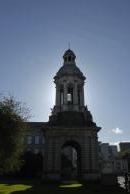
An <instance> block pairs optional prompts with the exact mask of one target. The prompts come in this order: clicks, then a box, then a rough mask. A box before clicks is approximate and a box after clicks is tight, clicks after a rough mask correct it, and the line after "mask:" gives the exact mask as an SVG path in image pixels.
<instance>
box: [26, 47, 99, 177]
mask: <svg viewBox="0 0 130 194" xmlns="http://www.w3.org/2000/svg"><path fill="white" fill-rule="evenodd" d="M85 80H86V77H85V76H84V75H83V73H82V72H81V71H80V69H79V68H78V67H77V65H76V55H75V54H74V52H73V51H72V50H70V49H68V50H67V51H65V53H64V55H63V65H62V67H61V68H60V69H59V71H58V72H57V73H56V75H55V77H54V83H55V85H56V100H55V105H54V107H53V109H52V113H51V116H50V117H49V121H48V122H46V123H40V128H39V131H37V132H35V134H36V133H38V134H39V136H40V137H41V136H43V137H44V140H45V141H44V143H43V144H42V143H41V144H40V146H41V148H40V149H41V151H42V149H43V150H44V151H42V153H43V155H44V164H43V168H44V170H43V178H44V179H51V180H60V179H62V178H64V177H66V176H67V178H68V177H69V176H71V175H72V174H73V171H74V168H73V165H70V166H69V165H68V164H69V162H68V161H69V159H66V158H65V155H63V150H64V149H65V148H68V149H69V147H71V150H72V151H70V153H76V154H73V155H74V156H76V157H74V160H75V162H74V163H75V164H76V165H75V166H76V172H77V173H76V175H75V178H81V179H84V180H96V179H99V178H100V169H99V160H98V136H97V133H98V132H99V130H100V129H101V128H100V127H98V126H97V125H96V123H94V122H93V118H92V115H91V113H90V111H89V110H88V108H87V106H86V105H85V102H84V83H85ZM32 125H33V126H34V124H32ZM36 128H37V127H36ZM35 136H36V135H35ZM28 147H29V145H28ZM35 148H36V145H35ZM30 149H32V148H31V146H30ZM73 151H74V152H73ZM69 158H71V157H69ZM65 161H66V162H65ZM71 164H72V163H71ZM67 172H68V173H67Z"/></svg>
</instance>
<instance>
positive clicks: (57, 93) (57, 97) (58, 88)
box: [56, 84, 60, 106]
mask: <svg viewBox="0 0 130 194" xmlns="http://www.w3.org/2000/svg"><path fill="white" fill-rule="evenodd" d="M56 106H60V86H59V85H58V84H57V85H56Z"/></svg>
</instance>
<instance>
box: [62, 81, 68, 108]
mask: <svg viewBox="0 0 130 194" xmlns="http://www.w3.org/2000/svg"><path fill="white" fill-rule="evenodd" d="M67 93H68V91H67V83H64V106H63V110H64V111H66V110H67Z"/></svg>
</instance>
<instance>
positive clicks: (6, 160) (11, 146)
mask: <svg viewBox="0 0 130 194" xmlns="http://www.w3.org/2000/svg"><path fill="white" fill-rule="evenodd" d="M27 117H28V111H27V109H26V108H25V107H24V106H23V105H22V103H21V102H17V101H16V100H15V99H14V97H12V96H11V97H10V96H9V97H2V98H1V100H0V174H4V173H9V172H14V171H15V170H18V169H19V168H20V166H21V164H22V161H21V158H20V156H21V154H22V152H23V149H24V147H23V143H22V136H23V135H24V132H25V129H26V128H27V126H26V125H27V124H26V123H27V122H26V121H27Z"/></svg>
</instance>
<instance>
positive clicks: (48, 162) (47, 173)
mask: <svg viewBox="0 0 130 194" xmlns="http://www.w3.org/2000/svg"><path fill="white" fill-rule="evenodd" d="M57 147H58V146H57V144H56V142H55V140H53V139H52V138H49V139H48V141H47V146H46V153H45V166H44V175H43V178H45V179H46V180H47V179H48V180H59V179H60V162H59V160H60V157H58V156H59V153H58V151H57Z"/></svg>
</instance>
